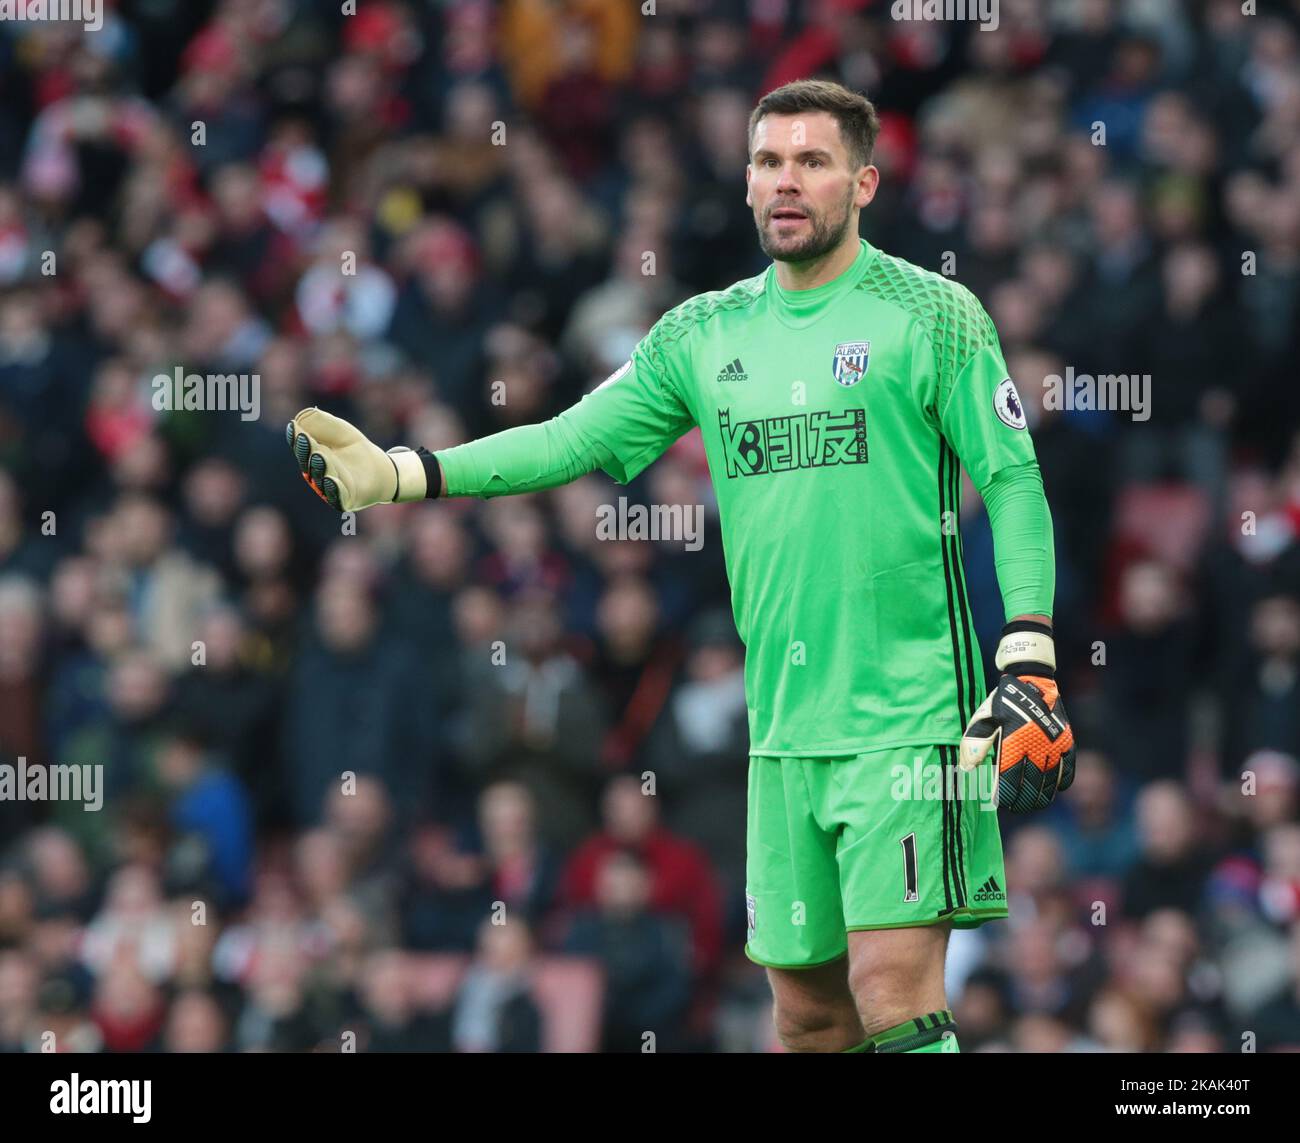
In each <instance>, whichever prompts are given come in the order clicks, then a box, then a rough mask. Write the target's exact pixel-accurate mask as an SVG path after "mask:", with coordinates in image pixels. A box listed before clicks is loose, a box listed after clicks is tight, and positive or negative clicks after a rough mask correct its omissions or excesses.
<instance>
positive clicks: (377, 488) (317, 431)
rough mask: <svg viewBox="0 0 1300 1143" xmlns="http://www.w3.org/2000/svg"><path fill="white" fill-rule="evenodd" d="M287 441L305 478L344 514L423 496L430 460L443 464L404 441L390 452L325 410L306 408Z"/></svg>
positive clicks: (287, 432)
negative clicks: (405, 445)
mask: <svg viewBox="0 0 1300 1143" xmlns="http://www.w3.org/2000/svg"><path fill="white" fill-rule="evenodd" d="M284 439H285V440H286V441H287V442H288V444H289V447H290V448H291V449H293V455H294V459H296V460H297V462H298V468H299V469H300V470H301V471H302V478H303V480H305V481H306V482H307V483H308V484H310V485H311V486H312V489H313V490H314V491H315V493H316V495H317V496H319V497H320V498H321V499H322V500H324V501H325V503H326V504H328V505H329V506H330V507H331V508H335V509H337V510H338V511H339V512H357V511H360V510H361V509H362V508H369V507H370V506H371V505H372V504H398V503H404V502H405V501H407V500H423V499H424V497H425V494H426V493H427V491H428V487H429V484H428V478H427V476H426V473H427V471H428V469H426V467H425V465H426V462H427V463H429V464H430V465H436V464H437V462H436V461H434V460H433V458H432V455H431V454H430V453H429V452H428V451H427V450H425V449H418V450H416V451H412V450H411V449H409V448H406V447H404V446H401V445H399V446H398V447H397V448H390V449H389V450H388V451H387V452H384V451H383V449H381V448H380V447H379V446H378V445H377V444H375V443H374V442H373V441H371V440H369V439H368V438H367V437H366V435H365V434H364V433H363V432H362V431H361V430H360V429H358V428H357V427H356V426H355V425H351V424H349V423H348V422H347V421H345V420H343V419H342V418H341V417H336V416H334V415H333V414H332V413H327V412H325V411H324V410H322V409H314V408H313V409H303V411H302V412H301V413H299V414H298V415H297V416H296V417H294V419H293V420H292V421H290V422H289V424H288V425H287V426H286V428H285V430H284ZM435 471H436V468H435ZM435 495H436V490H435Z"/></svg>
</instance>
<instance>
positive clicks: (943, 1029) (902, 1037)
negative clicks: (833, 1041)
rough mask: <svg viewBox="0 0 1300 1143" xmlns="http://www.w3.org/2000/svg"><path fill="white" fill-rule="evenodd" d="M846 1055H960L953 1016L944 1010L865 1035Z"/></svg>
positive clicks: (848, 1049)
mask: <svg viewBox="0 0 1300 1143" xmlns="http://www.w3.org/2000/svg"><path fill="white" fill-rule="evenodd" d="M844 1051H845V1052H906V1053H909V1054H910V1053H913V1052H959V1051H961V1049H960V1048H959V1047H958V1046H957V1025H956V1024H955V1023H954V1022H953V1018H952V1013H951V1012H950V1011H948V1010H947V1009H946V1008H945V1009H944V1010H943V1011H942V1012H931V1013H930V1014H929V1015H928V1016H918V1017H916V1019H914V1020H904V1021H903V1022H902V1023H901V1024H895V1025H894V1026H893V1027H892V1028H886V1029H885V1030H884V1031H883V1032H877V1033H876V1034H875V1035H874V1036H868V1037H867V1038H866V1039H865V1040H863V1041H862V1043H860V1044H858V1045H856V1046H855V1047H852V1048H845V1049H844Z"/></svg>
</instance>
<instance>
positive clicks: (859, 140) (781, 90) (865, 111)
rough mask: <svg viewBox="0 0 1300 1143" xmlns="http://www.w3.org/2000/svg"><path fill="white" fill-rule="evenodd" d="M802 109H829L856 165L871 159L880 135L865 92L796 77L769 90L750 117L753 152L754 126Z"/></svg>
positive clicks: (877, 122)
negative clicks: (775, 116) (759, 122)
mask: <svg viewBox="0 0 1300 1143" xmlns="http://www.w3.org/2000/svg"><path fill="white" fill-rule="evenodd" d="M801 111H828V112H830V113H831V114H832V115H834V116H835V121H836V122H837V123H838V124H839V125H840V138H841V139H842V140H843V141H844V145H845V146H846V147H847V148H848V149H849V159H850V160H851V161H852V162H853V164H854V167H855V168H856V167H865V166H867V165H868V164H869V163H870V162H871V154H872V152H873V151H874V150H875V147H876V136H877V135H879V134H880V119H879V117H878V116H877V115H876V108H875V105H874V104H873V103H872V102H871V100H869V99H868V98H867V97H866V96H865V95H859V94H858V93H857V92H856V91H850V90H849V89H848V88H847V87H845V86H844V85H843V84H839V83H831V82H830V81H829V80H825V79H796V80H795V81H794V82H793V83H787V84H783V85H782V86H781V87H778V88H776V90H774V91H769V92H768V93H767V94H766V95H765V96H763V98H762V99H760V100H759V101H758V106H757V107H755V108H754V111H753V114H751V115H750V117H749V151H750V154H753V152H754V129H755V128H756V127H757V126H758V121H759V120H760V119H762V118H763V116H765V115H798V114H799V112H801Z"/></svg>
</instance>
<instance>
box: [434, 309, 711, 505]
mask: <svg viewBox="0 0 1300 1143" xmlns="http://www.w3.org/2000/svg"><path fill="white" fill-rule="evenodd" d="M656 339H657V327H656V329H654V330H651V331H650V333H648V334H647V335H646V336H645V337H644V338H643V339H642V340H641V342H640V343H639V344H638V345H637V347H636V349H635V350H634V351H633V353H632V357H631V360H629V361H628V362H627V363H626V364H625V365H624V366H623V367H622V368H621V369H619V370H618V371H617V372H615V373H614V374H613V375H612V376H610V377H609V379H608V380H606V381H604V382H603V383H602V384H600V385H599V386H597V388H596V389H595V390H594V391H593V392H591V393H588V394H587V395H586V396H585V397H583V398H582V400H581V401H579V402H578V403H577V404H576V405H573V406H571V407H570V408H568V409H566V410H565V411H564V412H563V413H560V414H559V415H558V416H556V417H552V418H551V419H550V420H549V421H544V422H542V423H541V424H536V425H521V426H519V427H518V428H513V429H506V430H505V431H504V432H500V433H494V434H493V435H492V436H488V437H483V438H482V439H481V440H477V441H471V442H470V443H468V444H463V445H456V446H455V447H453V448H449V449H443V450H441V451H439V452H438V453H436V454H435V455H436V457H437V459H438V463H439V464H440V465H441V466H442V469H443V472H444V473H445V474H446V479H447V494H448V495H449V496H479V497H484V498H487V497H492V496H510V495H514V494H516V493H521V492H536V491H539V490H541V489H545V488H555V487H557V486H558V485H561V484H567V483H569V482H570V481H572V480H577V479H578V478H579V477H580V476H585V475H586V474H587V473H589V472H592V471H594V470H595V469H597V468H600V469H603V470H604V471H605V472H607V473H608V474H609V475H610V476H611V477H613V478H614V479H615V480H616V481H618V482H619V483H620V484H626V483H627V482H628V481H630V480H632V479H634V478H635V477H636V476H637V475H638V474H639V473H640V472H641V471H642V470H643V469H644V468H645V467H646V466H647V465H649V464H650V463H651V462H652V461H654V460H655V459H657V458H658V457H659V456H660V455H662V454H663V452H664V451H665V450H666V449H667V448H668V446H669V445H671V444H672V443H673V442H674V441H675V440H677V438H678V437H680V436H681V435H682V434H683V433H685V432H686V431H687V430H688V429H690V428H691V427H692V425H693V424H694V423H695V421H694V418H693V416H692V415H691V413H690V411H689V410H688V409H687V407H686V404H685V402H684V401H683V400H682V398H681V395H680V393H679V392H678V390H677V388H676V386H675V385H673V384H672V383H671V381H670V380H669V379H668V378H667V377H666V376H665V371H666V370H665V366H664V364H663V362H664V355H663V353H662V352H661V351H660V350H659V349H658V346H657V342H656Z"/></svg>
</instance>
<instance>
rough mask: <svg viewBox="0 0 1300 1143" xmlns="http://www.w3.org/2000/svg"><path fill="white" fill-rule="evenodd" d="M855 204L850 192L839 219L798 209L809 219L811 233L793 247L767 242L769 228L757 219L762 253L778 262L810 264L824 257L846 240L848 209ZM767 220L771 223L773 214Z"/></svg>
mask: <svg viewBox="0 0 1300 1143" xmlns="http://www.w3.org/2000/svg"><path fill="white" fill-rule="evenodd" d="M852 202H853V194H852V192H851V191H850V193H849V194H848V195H847V196H846V197H845V199H844V210H843V213H842V214H840V215H839V216H838V217H837V218H831V217H829V216H828V215H825V214H822V215H815V214H813V213H812V212H811V211H810V210H808V209H807V207H804V206H800V207H799V208H798V209H799V210H802V211H805V216H806V217H807V219H808V229H809V233H808V236H807V237H806V238H804V239H803V240H802V241H801V242H799V243H798V244H797V245H793V246H776V245H773V244H772V243H771V242H770V241H769V239H768V236H769V230H768V227H766V226H763V225H762V224H761V223H759V221H758V219H755V220H754V225H755V226H756V227H757V228H758V244H759V245H760V246H761V247H762V248H763V253H764V254H766V255H767V256H768V257H769V258H771V259H772V260H773V261H776V262H811V261H813V260H814V259H817V258H821V257H824V256H825V255H826V254H829V253H830V252H831V251H832V250H834V249H835V248H836V247H837V246H838V245H839V244H840V243H841V242H843V241H844V235H845V233H846V232H847V231H848V229H849V219H850V217H851V216H852V212H851V211H850V210H849V206H850V204H851V203H852ZM780 209H781V205H780V204H778V205H774V206H773V207H772V210H780ZM768 221H769V223H770V222H771V215H770V214H769V215H768Z"/></svg>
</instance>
